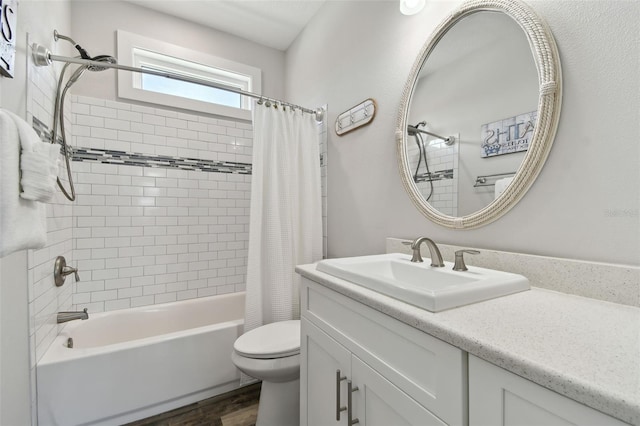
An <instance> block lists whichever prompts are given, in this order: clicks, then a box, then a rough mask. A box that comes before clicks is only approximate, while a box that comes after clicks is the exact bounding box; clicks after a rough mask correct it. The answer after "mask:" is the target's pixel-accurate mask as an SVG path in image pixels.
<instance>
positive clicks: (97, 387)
mask: <svg viewBox="0 0 640 426" xmlns="http://www.w3.org/2000/svg"><path fill="white" fill-rule="evenodd" d="M243 317H244V293H234V294H228V295H220V296H211V297H206V298H200V299H193V300H188V301H183V302H175V303H167V304H162V305H152V306H146V307H141V308H134V309H126V310H122V311H113V312H105V313H98V314H91V312H89V319H88V320H86V321H79V320H76V321H71V322H69V323H67V325H66V326H65V327H64V328H63V330H62V332H61V333H60V335H59V336H58V337H57V338H56V339H55V341H54V342H53V343H52V344H51V346H50V347H49V349H48V350H47V352H46V353H45V354H44V356H43V357H42V359H41V360H40V361H39V362H38V363H37V367H36V369H37V372H36V376H37V390H38V423H39V424H40V425H65V426H67V425H80V424H91V425H114V424H123V423H126V422H129V421H133V420H138V419H141V418H145V417H148V416H151V415H154V414H158V413H162V412H164V411H168V410H171V409H174V408H177V407H180V406H183V405H187V404H190V403H193V402H196V401H200V400H202V399H205V398H209V397H211V396H215V395H218V394H221V393H224V392H227V391H229V390H233V389H235V388H237V387H239V378H240V374H239V371H238V370H237V369H236V367H235V366H234V365H233V363H232V362H231V353H232V352H233V342H234V341H235V340H236V338H237V337H238V336H239V335H240V334H241V333H242V327H243V324H244V321H243ZM70 337H71V338H72V339H73V343H74V345H73V348H72V349H70V348H68V347H67V340H68V339H69V338H70Z"/></svg>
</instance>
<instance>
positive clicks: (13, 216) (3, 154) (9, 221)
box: [0, 110, 47, 257]
mask: <svg viewBox="0 0 640 426" xmlns="http://www.w3.org/2000/svg"><path fill="white" fill-rule="evenodd" d="M46 223H47V222H46V211H45V206H44V204H42V203H38V202H35V201H30V200H24V199H22V198H20V136H19V132H18V128H17V126H16V123H15V121H14V119H13V117H12V116H10V115H9V114H8V113H7V112H6V111H5V110H0V257H4V256H6V255H8V254H10V253H13V252H14V251H18V250H24V249H27V248H41V247H44V245H45V244H46V241H47V236H46V235H47V232H46Z"/></svg>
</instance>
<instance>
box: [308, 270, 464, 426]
mask: <svg viewBox="0 0 640 426" xmlns="http://www.w3.org/2000/svg"><path fill="white" fill-rule="evenodd" d="M302 282H303V285H302V289H301V302H302V315H303V316H304V317H305V318H307V319H308V320H309V321H311V322H312V323H314V324H315V325H316V326H318V327H319V328H320V329H322V330H323V331H325V332H326V333H327V334H329V335H330V336H331V337H333V338H334V339H336V340H337V341H338V342H339V343H340V344H342V345H344V346H345V347H346V348H347V349H349V350H350V351H351V352H352V353H353V354H355V355H356V356H358V357H359V358H360V359H362V360H363V361H364V362H365V363H367V364H368V365H370V366H371V367H373V368H374V369H375V370H376V371H377V372H379V373H380V374H381V375H382V376H384V377H385V378H386V379H387V380H389V381H390V382H391V383H393V384H394V385H395V386H397V387H398V388H399V389H401V390H402V391H403V392H405V393H406V394H407V395H409V396H410V397H412V398H413V399H415V400H416V401H417V402H418V403H420V404H421V405H423V406H424V407H426V408H427V409H429V410H430V411H431V412H433V413H434V414H436V415H437V416H438V417H440V418H441V419H442V420H444V421H445V422H446V423H448V424H457V425H461V424H466V423H467V421H466V420H467V419H466V414H465V413H466V411H467V409H466V404H467V401H466V395H467V387H466V382H467V380H466V377H467V371H466V365H467V358H466V352H463V351H461V350H460V349H458V348H455V347H454V346H451V345H449V344H448V343H445V342H443V341H441V340H439V339H436V338H434V337H431V336H429V335H427V334H425V333H423V332H422V331H420V330H417V329H415V328H413V327H410V326H408V325H406V324H404V323H402V322H400V321H398V320H396V319H394V318H391V317H390V316H388V315H385V314H382V313H380V312H378V311H376V310H374V309H371V308H369V307H367V306H365V305H363V304H361V303H359V302H356V301H354V300H352V299H349V298H348V297H345V296H343V295H341V294H338V293H336V292H334V291H332V290H329V289H327V288H325V287H323V286H321V285H319V284H316V283H314V282H312V281H310V280H308V279H306V278H305V279H303V281H302Z"/></svg>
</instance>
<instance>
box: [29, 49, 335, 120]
mask: <svg viewBox="0 0 640 426" xmlns="http://www.w3.org/2000/svg"><path fill="white" fill-rule="evenodd" d="M31 49H32V50H33V59H34V63H35V64H36V66H49V65H51V63H52V62H66V63H72V64H79V65H86V66H94V67H102V68H114V69H117V70H122V71H130V72H136V73H141V74H151V75H157V76H160V77H165V78H169V79H172V80H180V81H186V82H188V83H194V84H199V85H201V86H207V87H213V88H215V89H220V90H225V91H227V92H232V93H236V94H239V95H242V96H248V97H250V98H255V99H260V100H263V101H265V102H271V103H273V104H274V105H283V106H289V107H291V108H298V109H300V110H301V111H303V112H306V113H309V114H315V116H316V121H318V122H322V120H323V118H324V111H323V110H322V108H317V109H315V110H313V109H309V108H304V107H301V106H300V105H295V104H291V103H289V102H283V101H280V100H278V99H272V98H268V97H265V96H262V95H259V94H256V93H252V92H247V91H245V90H240V89H236V88H234V87H230V86H226V85H224V84H219V83H214V82H212V81H209V80H204V79H201V78H195V77H187V76H184V75H180V74H173V73H170V72H165V71H156V70H152V69H145V68H138V67H131V66H128V65H121V64H112V63H109V62H100V61H92V60H88V59H81V58H71V57H68V56H59V55H54V54H52V53H51V52H50V51H49V50H48V49H47V48H46V47H44V46H42V45H39V44H36V43H34V44H33V45H32V46H31Z"/></svg>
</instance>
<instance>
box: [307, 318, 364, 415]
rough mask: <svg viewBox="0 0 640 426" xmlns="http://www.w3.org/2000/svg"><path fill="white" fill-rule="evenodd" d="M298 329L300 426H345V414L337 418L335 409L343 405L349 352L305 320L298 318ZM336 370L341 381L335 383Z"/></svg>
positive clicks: (345, 397) (344, 402)
mask: <svg viewBox="0 0 640 426" xmlns="http://www.w3.org/2000/svg"><path fill="white" fill-rule="evenodd" d="M301 329H302V332H301V333H302V340H301V342H300V354H301V365H300V367H301V368H300V424H301V425H302V426H305V425H307V426H314V425H317V426H327V425H343V426H346V425H347V420H346V417H347V413H346V411H342V412H340V415H339V416H338V415H337V408H339V407H346V405H347V380H346V377H350V375H351V352H349V351H348V350H347V349H345V348H344V346H342V345H340V344H339V343H338V342H336V341H335V340H333V339H332V338H331V337H329V336H328V335H327V334H326V333H324V332H323V331H321V330H320V329H319V328H317V327H316V326H314V325H313V324H311V323H310V322H309V321H308V320H306V319H305V318H302V319H301ZM337 371H340V376H342V377H345V379H344V380H342V381H338V380H337V378H336V372H337ZM338 386H339V396H340V401H339V402H338V401H337V396H338V388H337V387H338ZM338 404H339V405H338ZM337 417H339V418H340V420H337Z"/></svg>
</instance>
